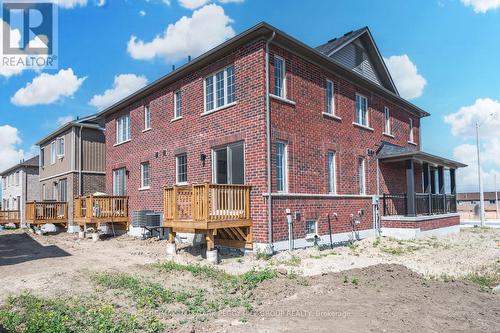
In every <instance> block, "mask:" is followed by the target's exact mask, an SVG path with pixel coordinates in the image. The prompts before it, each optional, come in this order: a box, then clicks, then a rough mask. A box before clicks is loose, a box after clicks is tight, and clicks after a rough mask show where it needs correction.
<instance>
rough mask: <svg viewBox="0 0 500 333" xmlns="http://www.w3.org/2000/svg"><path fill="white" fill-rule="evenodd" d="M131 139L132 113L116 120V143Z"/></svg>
mask: <svg viewBox="0 0 500 333" xmlns="http://www.w3.org/2000/svg"><path fill="white" fill-rule="evenodd" d="M128 140H130V114H127V115H124V116H122V117H120V118H118V119H117V120H116V143H117V144H119V143H122V142H125V141H128Z"/></svg>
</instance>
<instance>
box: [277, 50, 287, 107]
mask: <svg viewBox="0 0 500 333" xmlns="http://www.w3.org/2000/svg"><path fill="white" fill-rule="evenodd" d="M285 73H286V66H285V59H283V58H281V57H278V56H277V55H275V56H274V95H276V96H279V97H282V98H286V75H285Z"/></svg>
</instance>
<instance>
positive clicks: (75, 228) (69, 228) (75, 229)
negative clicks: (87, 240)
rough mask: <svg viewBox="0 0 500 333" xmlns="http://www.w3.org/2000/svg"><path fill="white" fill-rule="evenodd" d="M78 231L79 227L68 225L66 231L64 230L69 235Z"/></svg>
mask: <svg viewBox="0 0 500 333" xmlns="http://www.w3.org/2000/svg"><path fill="white" fill-rule="evenodd" d="M79 231H80V226H78V225H68V229H67V230H66V232H68V233H70V234H75V233H77V232H79Z"/></svg>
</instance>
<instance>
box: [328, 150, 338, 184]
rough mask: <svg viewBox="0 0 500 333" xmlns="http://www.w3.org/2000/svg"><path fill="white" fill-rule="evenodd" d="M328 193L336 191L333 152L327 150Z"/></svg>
mask: <svg viewBox="0 0 500 333" xmlns="http://www.w3.org/2000/svg"><path fill="white" fill-rule="evenodd" d="M328 193H331V194H335V193H337V186H336V175H335V152H333V151H329V152H328Z"/></svg>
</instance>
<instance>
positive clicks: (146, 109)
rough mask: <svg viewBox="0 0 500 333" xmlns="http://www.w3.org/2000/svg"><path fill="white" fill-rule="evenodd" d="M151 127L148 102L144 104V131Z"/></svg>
mask: <svg viewBox="0 0 500 333" xmlns="http://www.w3.org/2000/svg"><path fill="white" fill-rule="evenodd" d="M150 129H151V108H150V106H149V104H146V105H144V131H147V130H150Z"/></svg>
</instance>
